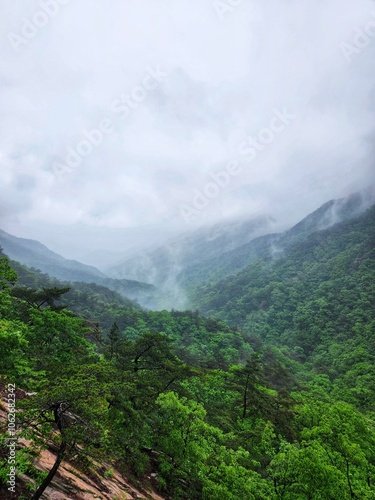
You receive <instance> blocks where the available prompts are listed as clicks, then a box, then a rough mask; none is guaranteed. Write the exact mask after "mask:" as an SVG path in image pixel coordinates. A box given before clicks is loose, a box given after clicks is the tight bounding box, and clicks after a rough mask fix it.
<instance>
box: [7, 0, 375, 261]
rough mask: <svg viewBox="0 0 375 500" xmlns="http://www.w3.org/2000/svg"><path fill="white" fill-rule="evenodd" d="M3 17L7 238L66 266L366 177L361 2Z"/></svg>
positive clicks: (304, 202) (195, 4)
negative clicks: (86, 253) (96, 252)
mask: <svg viewBox="0 0 375 500" xmlns="http://www.w3.org/2000/svg"><path fill="white" fill-rule="evenodd" d="M43 7H44V8H43ZM0 11H1V12H0V34H1V36H0V56H1V62H2V64H1V69H0V116H1V122H0V127H1V131H0V190H1V193H0V195H1V197H0V227H1V228H3V229H5V230H6V231H8V232H11V233H13V234H16V235H19V236H26V237H34V238H36V239H40V240H42V241H43V242H45V243H47V244H48V245H49V246H51V247H52V248H53V249H54V250H61V253H63V254H65V255H67V256H75V255H78V253H77V252H78V250H79V248H83V247H85V245H86V244H87V241H90V245H91V246H92V247H93V248H107V247H108V246H109V245H110V244H111V242H112V241H114V240H113V239H111V238H112V236H113V235H114V234H115V233H116V229H117V228H125V229H126V228H132V231H133V233H132V234H134V231H135V228H138V227H141V228H144V234H146V235H147V234H151V231H152V230H156V231H157V232H158V234H163V230H164V228H168V229H170V228H172V227H175V226H178V227H179V228H180V229H181V230H182V231H186V230H189V228H191V227H194V225H195V224H197V223H198V222H199V223H201V222H202V221H211V220H217V219H220V218H223V217H237V216H243V215H246V216H249V217H251V216H253V215H257V214H261V213H268V214H271V215H273V216H276V217H277V218H279V219H280V221H281V222H282V221H283V220H291V221H296V220H298V218H300V217H302V216H304V215H306V214H307V213H308V212H309V211H311V210H313V209H315V208H317V207H318V206H319V205H320V204H321V203H323V202H325V201H327V200H328V199H331V198H335V197H340V196H344V195H346V194H349V193H350V192H352V191H355V190H357V189H360V188H362V187H365V186H367V185H369V184H370V183H373V182H374V162H373V157H374V147H373V144H374V141H373V139H374V126H375V120H374V82H375V72H374V70H373V61H374V60H375V57H374V56H375V3H374V2H373V1H371V0H355V1H354V0H257V1H255V0H243V1H242V2H241V0H223V1H215V0H157V1H155V0H137V1H131V0H110V1H108V0H70V1H69V0H38V1H31V0H17V1H16V2H13V1H12V2H10V1H7V2H5V1H3V2H2V3H1V6H0ZM100 128H101V129H102V130H101V131H99V132H98V129H100ZM93 130H95V131H94V132H92V131H93ZM88 141H91V142H88ZM251 141H253V142H252V144H251ZM254 141H255V142H254ZM93 143H94V144H93ZM231 165H232V167H231ZM224 170H226V172H227V173H226V174H219V172H222V171H224ZM228 172H229V173H228ZM218 175H219V177H218ZM215 186H216V187H215ZM107 228H110V229H109V232H108V238H104V239H103V237H104V236H103V235H105V234H106V229H107ZM136 232H137V234H140V232H142V231H139V230H138V229H137V231H136ZM86 234H87V237H89V236H90V240H86V241H85V235H86ZM95 234H96V235H97V238H95ZM73 235H75V236H74V238H76V235H79V238H78V240H79V241H75V242H72V239H73ZM111 235H112V236H111ZM64 240H65V243H64ZM116 244H120V245H121V243H118V242H116ZM73 247H76V248H77V252H75V250H74V251H73ZM69 248H70V249H71V251H70V252H69ZM116 249H117V248H115V250H116ZM69 253H70V255H69Z"/></svg>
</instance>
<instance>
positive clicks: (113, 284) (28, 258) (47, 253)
mask: <svg viewBox="0 0 375 500" xmlns="http://www.w3.org/2000/svg"><path fill="white" fill-rule="evenodd" d="M0 246H1V247H2V248H3V250H4V253H5V254H6V255H8V256H9V257H10V258H11V259H12V260H15V261H19V262H21V263H22V264H24V265H26V266H28V267H31V268H35V269H39V270H40V271H42V272H43V273H46V274H48V275H49V276H52V277H54V278H57V279H59V280H61V281H64V282H84V283H96V284H97V285H102V286H106V287H108V288H109V289H111V290H114V291H116V292H118V293H120V294H121V295H122V296H124V297H127V298H129V299H131V300H136V301H137V302H139V303H140V304H141V305H143V306H144V307H148V308H157V309H158V308H161V307H163V305H164V302H165V301H166V300H167V299H166V297H165V295H163V294H162V293H161V292H160V291H158V290H157V288H156V287H155V286H153V285H150V284H148V283H140V282H138V281H134V280H126V279H113V278H110V277H108V276H106V275H105V274H104V273H103V272H101V271H99V270H98V269H97V268H96V267H93V266H88V265H86V264H82V263H81V262H78V261H76V260H70V259H65V258H64V257H62V256H61V255H59V254H57V253H55V252H53V251H51V250H50V249H49V248H47V247H46V246H45V245H43V244H42V243H40V242H38V241H35V240H30V239H25V238H18V237H16V236H13V235H11V234H9V233H6V232H5V231H2V230H0Z"/></svg>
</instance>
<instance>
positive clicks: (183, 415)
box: [0, 209, 375, 500]
mask: <svg viewBox="0 0 375 500" xmlns="http://www.w3.org/2000/svg"><path fill="white" fill-rule="evenodd" d="M374 223H375V211H374V209H373V210H371V211H369V212H367V213H366V214H365V215H363V216H362V217H360V218H358V219H356V220H353V221H350V222H345V223H343V224H340V225H338V226H337V227H334V228H332V229H330V230H327V231H322V232H317V233H314V235H312V236H310V237H308V238H307V239H306V241H304V242H301V243H297V244H296V245H294V246H292V247H291V249H289V250H288V251H287V252H285V253H284V254H283V255H281V256H280V257H278V258H277V259H272V260H270V259H267V260H264V261H257V262H254V263H253V264H251V266H249V267H248V268H247V269H246V271H245V272H243V273H242V274H241V275H238V276H235V277H232V278H230V279H229V278H228V279H226V280H224V281H222V282H220V283H219V284H218V285H210V286H207V287H205V288H204V289H202V290H201V291H199V292H196V293H197V295H196V296H197V297H199V305H201V307H202V309H203V310H204V312H205V313H207V315H208V314H209V315H210V316H216V317H217V319H211V318H207V317H203V316H201V315H200V314H198V312H193V311H184V312H179V311H171V312H167V311H160V312H154V311H144V310H142V309H141V308H139V307H137V306H136V305H135V304H134V303H131V302H129V301H126V300H125V299H123V298H121V297H120V296H119V295H117V294H116V293H115V292H110V291H108V290H106V289H104V288H103V287H100V286H98V285H96V286H91V285H88V284H85V285H74V286H73V287H72V288H71V290H70V291H67V289H66V287H64V285H62V284H59V283H58V282H56V281H48V278H47V277H46V276H43V275H41V274H40V273H36V272H35V271H30V270H27V269H26V268H23V267H22V266H19V265H14V266H13V267H16V268H17V273H18V275H19V276H20V277H21V282H20V281H19V282H18V283H17V273H16V272H15V271H14V269H12V267H11V266H10V263H9V261H8V259H7V258H6V257H5V256H3V257H1V258H0V289H1V290H0V349H1V350H0V352H1V355H0V377H2V379H3V381H4V382H5V383H16V384H17V386H18V387H21V388H23V389H25V390H27V391H29V392H32V393H35V394H33V395H32V396H30V397H29V398H26V399H24V400H23V401H20V402H19V409H20V410H22V411H20V412H19V427H18V428H19V433H20V435H23V436H25V437H27V438H31V439H32V442H33V443H34V444H33V446H34V449H33V453H34V454H35V453H37V452H38V450H39V449H40V448H41V447H43V446H47V443H48V441H49V439H51V438H53V439H54V440H55V442H56V443H57V444H58V445H59V446H60V448H59V450H60V451H59V453H60V454H61V458H62V459H64V460H72V461H75V462H76V465H77V466H80V467H83V466H85V467H90V463H91V462H92V460H93V459H94V458H101V459H103V460H107V461H110V462H112V463H113V464H115V465H116V467H118V468H119V469H120V470H122V471H123V472H124V473H126V474H127V475H128V476H129V477H133V479H134V480H142V478H145V477H148V476H150V473H151V472H153V473H154V474H156V476H154V477H155V484H154V486H155V487H156V488H158V489H159V491H160V492H161V493H162V494H164V495H165V496H166V497H170V498H173V499H189V500H194V499H210V500H211V499H212V500H216V499H217V500H222V499H229V500H230V499H233V500H242V499H265V500H269V499H281V498H282V499H284V500H302V499H312V500H323V499H324V500H326V499H328V500H330V499H331V500H336V499H337V498H342V499H344V500H345V499H352V498H357V499H368V500H370V499H372V498H374V497H375V484H374V481H375V453H374V450H375V429H374V420H373V415H374V388H375V382H374V372H373V370H374V368H373V366H374V359H373V357H374V354H375V353H374V346H373V343H372V338H373V337H372V336H373V328H374V324H375V323H374V310H373V305H374V278H375V276H374V266H373V263H374ZM197 305H198V302H197ZM224 320H227V321H229V322H230V323H232V325H233V326H232V327H229V326H228V325H227V324H226V323H225V322H224ZM59 412H60V413H59ZM59 415H60V416H59ZM1 439H2V441H4V440H5V439H6V433H5V431H4V432H3V433H2V437H1ZM17 457H18V458H17V460H18V463H17V466H18V468H19V470H20V471H22V472H27V473H28V474H29V475H30V476H31V477H34V478H35V481H36V484H35V486H34V490H35V489H36V488H37V485H38V484H40V483H41V481H42V480H43V478H41V477H39V476H38V473H37V472H36V471H35V468H33V463H32V461H33V454H32V453H31V452H30V450H29V451H28V450H27V449H26V448H25V449H23V450H19V452H18V454H17ZM77 457H78V458H77ZM6 473H7V463H6V453H5V452H4V453H3V452H2V454H1V455H0V482H1V484H2V488H3V490H2V491H6V484H5V483H6Z"/></svg>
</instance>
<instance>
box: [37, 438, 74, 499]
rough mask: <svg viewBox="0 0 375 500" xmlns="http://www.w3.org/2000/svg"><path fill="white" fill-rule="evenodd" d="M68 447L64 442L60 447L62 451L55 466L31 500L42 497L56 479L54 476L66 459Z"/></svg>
mask: <svg viewBox="0 0 375 500" xmlns="http://www.w3.org/2000/svg"><path fill="white" fill-rule="evenodd" d="M66 446H67V444H66V442H65V441H63V442H62V443H61V445H60V449H59V452H58V454H57V457H56V461H55V463H54V464H53V467H52V469H51V470H50V471H49V473H48V475H47V477H46V478H45V480H44V481H43V482H42V484H41V485H40V486H39V488H38V489H37V490H36V492H35V493H34V494H33V496H32V497H31V498H30V500H38V499H39V498H40V497H41V496H42V494H43V492H44V490H45V489H46V488H47V487H48V486H49V484H50V482H51V481H52V479H53V478H54V476H55V474H56V472H57V469H58V468H59V467H60V464H61V462H62V460H63V458H64V454H65V450H66Z"/></svg>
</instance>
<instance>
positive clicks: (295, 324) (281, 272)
mask: <svg viewBox="0 0 375 500" xmlns="http://www.w3.org/2000/svg"><path fill="white" fill-rule="evenodd" d="M314 217H316V213H315V215H314V214H312V217H311V218H310V222H311V221H313V220H314ZM307 225H308V224H307V222H306V221H305V223H304V224H302V226H301V227H304V228H306V226H307ZM288 234H289V235H290V234H292V236H293V237H294V236H295V235H296V234H298V233H297V232H296V230H295V228H293V229H292V230H291V232H288ZM283 238H284V241H286V242H287V243H288V246H284V247H283V251H282V252H280V253H278V254H276V255H271V254H270V253H268V254H267V253H265V254H264V256H263V258H259V259H258V260H257V261H253V262H251V263H250V264H248V265H247V266H245V267H244V268H243V269H241V270H240V271H239V272H237V273H236V274H233V275H231V276H227V277H225V278H223V279H221V280H218V281H217V282H214V283H208V284H206V285H203V286H201V287H197V288H196V289H195V290H193V291H192V293H191V300H192V305H193V306H196V307H197V308H199V310H200V311H201V312H203V313H204V314H206V315H208V316H210V317H215V318H220V319H224V320H227V321H229V322H230V323H232V324H236V325H239V326H241V327H245V328H246V329H250V330H251V331H253V332H259V331H261V332H262V336H263V337H264V338H268V339H270V338H272V341H275V339H276V338H278V337H280V336H281V337H282V338H283V343H284V344H285V343H287V344H288V345H294V346H295V345H300V346H304V349H306V350H307V351H309V350H311V349H314V348H315V345H319V344H320V343H321V338H319V339H318V338H315V337H316V335H317V334H318V332H324V331H329V332H330V334H329V335H331V336H333V335H335V334H337V335H342V336H344V335H345V334H347V335H348V336H350V335H352V334H353V331H355V330H356V328H359V327H360V325H364V324H370V323H371V321H374V322H375V318H374V319H373V320H371V318H373V303H374V300H375V296H374V288H373V283H374V282H375V205H373V206H372V207H371V208H369V209H368V210H366V211H365V212H364V213H363V214H361V215H359V216H357V217H355V218H350V219H349V220H346V221H343V222H340V223H337V224H335V225H334V226H332V227H330V228H328V229H321V230H317V231H314V232H312V233H311V234H309V235H308V236H307V237H305V238H304V239H303V240H302V241H295V242H293V243H290V241H289V242H288V240H287V239H286V235H284V236H283ZM292 240H293V238H292ZM281 241H283V240H281ZM365 295H366V297H367V298H366V301H363V297H364V296H365ZM356 311H359V316H358V317H357V314H356ZM317 324H319V327H317ZM374 324H375V323H374ZM328 325H329V328H328ZM314 328H315V330H314ZM310 329H312V330H314V332H315V333H311V334H310V335H309V334H308V332H309V331H310ZM307 338H309V340H308V341H307V340H306V339H307ZM312 339H315V340H312Z"/></svg>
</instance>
